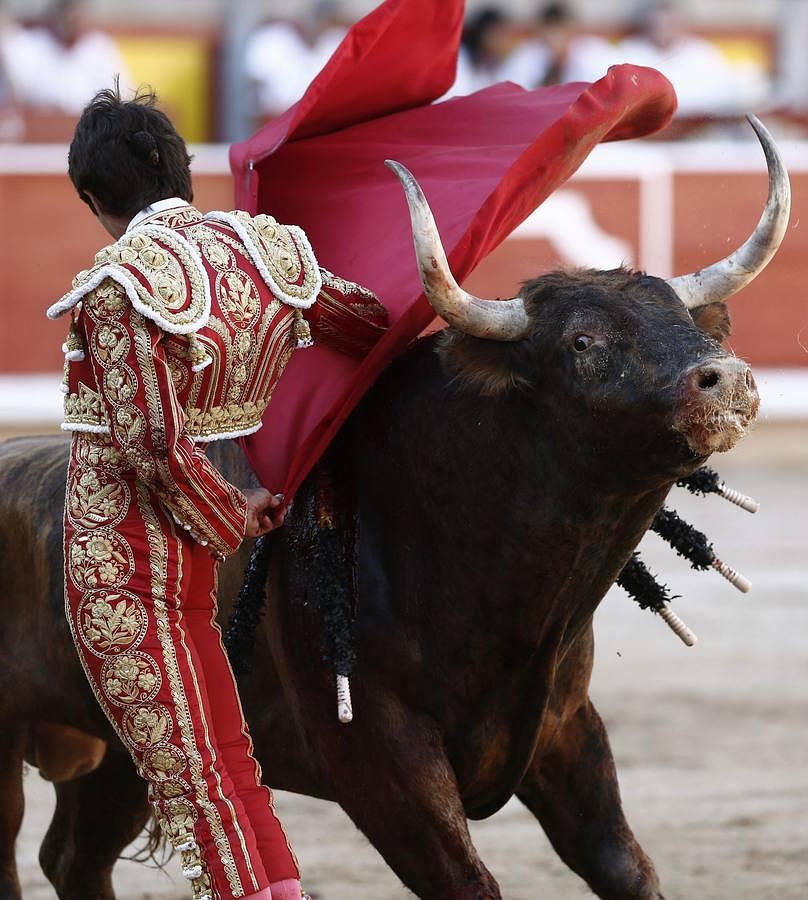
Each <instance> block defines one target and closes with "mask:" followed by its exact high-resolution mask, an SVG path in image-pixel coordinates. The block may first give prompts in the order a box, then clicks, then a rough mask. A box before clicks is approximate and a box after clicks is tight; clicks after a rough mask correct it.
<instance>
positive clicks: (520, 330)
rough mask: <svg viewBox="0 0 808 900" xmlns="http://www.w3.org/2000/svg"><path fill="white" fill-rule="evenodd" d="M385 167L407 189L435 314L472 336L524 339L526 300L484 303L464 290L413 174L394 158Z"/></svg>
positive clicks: (417, 248) (417, 252) (415, 238)
mask: <svg viewBox="0 0 808 900" xmlns="http://www.w3.org/2000/svg"><path fill="white" fill-rule="evenodd" d="M385 165H386V166H387V167H388V168H389V169H392V170H393V172H395V174H396V175H397V176H398V180H399V181H400V182H401V186H402V187H403V188H404V193H405V195H406V197H407V205H408V206H409V208H410V221H411V223H412V237H413V242H414V244H415V255H416V256H417V258H418V266H419V269H420V272H421V283H422V284H423V286H424V293H425V294H426V298H427V300H429V302H430V304H431V306H432V308H433V309H434V310H435V312H436V313H437V314H438V315H439V316H440V317H441V318H443V319H445V320H446V321H447V322H448V323H449V324H450V325H452V326H454V327H455V328H457V329H459V330H460V331H463V332H465V333H466V334H470V335H471V336H472V337H478V338H487V339H488V340H493V341H519V340H521V339H522V338H523V337H524V336H525V334H526V333H527V327H528V319H527V313H526V312H525V304H524V301H523V300H522V298H521V297H515V298H514V299H513V300H481V299H480V298H479V297H475V296H474V295H473V294H469V293H467V292H466V291H464V290H463V289H462V288H461V287H460V285H459V284H458V283H457V282H456V281H455V279H454V276H453V275H452V272H451V270H450V269H449V263H448V261H447V259H446V253H445V252H444V249H443V244H442V243H441V239H440V234H439V233H438V226H437V225H436V224H435V218H434V216H433V215H432V210H431V209H430V208H429V204H428V203H427V202H426V197H425V196H424V192H423V191H422V190H421V187H420V185H419V184H418V182H417V181H416V180H415V178H414V177H413V175H412V172H410V171H409V169H407V168H406V167H405V166H402V165H401V163H398V162H395V160H392V159H388V160H385Z"/></svg>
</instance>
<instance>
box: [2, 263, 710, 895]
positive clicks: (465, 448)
mask: <svg viewBox="0 0 808 900" xmlns="http://www.w3.org/2000/svg"><path fill="white" fill-rule="evenodd" d="M525 296H526V299H527V300H528V304H529V312H530V321H531V334H530V336H529V337H528V338H527V339H526V340H524V341H521V342H519V343H516V344H508V345H505V344H493V343H488V344H486V343H484V342H475V341H474V340H472V339H468V340H466V339H462V338H457V337H453V338H450V339H448V340H447V341H446V342H445V344H444V345H443V347H442V348H440V349H439V350H438V352H436V347H438V343H439V342H438V341H436V339H427V340H424V341H421V342H420V343H419V344H418V345H416V346H415V347H414V348H413V349H411V350H410V352H408V353H407V354H405V355H404V356H403V357H402V358H401V359H399V360H397V361H396V362H395V363H394V364H393V365H392V366H391V367H390V369H389V370H388V371H387V373H385V375H384V376H382V378H381V379H380V380H379V382H378V383H377V384H376V386H375V387H374V389H373V390H372V391H371V393H370V394H369V395H368V397H367V398H366V399H365V400H364V402H363V403H362V405H361V406H360V407H359V408H358V410H357V411H356V413H355V414H354V416H353V417H352V420H351V421H350V422H349V423H348V425H347V426H346V427H345V428H344V429H343V431H342V432H341V434H340V436H339V438H338V440H337V444H336V449H337V450H339V451H340V452H341V453H342V454H343V455H344V458H346V459H347V460H349V461H350V466H351V469H352V472H351V478H352V479H353V480H354V481H355V483H356V485H357V514H358V522H359V535H360V540H359V603H358V609H357V615H356V623H355V647H356V653H357V666H356V671H355V674H354V677H353V679H352V688H353V695H354V698H353V699H354V711H355V719H354V723H353V724H352V725H351V726H349V727H347V728H346V727H342V726H340V725H339V724H338V722H337V717H336V703H335V692H334V680H333V671H332V670H331V668H330V666H328V665H326V664H325V663H324V662H323V661H322V659H321V653H320V649H319V648H320V639H321V634H322V621H321V617H320V614H319V610H318V609H317V606H316V604H311V603H310V604H306V603H290V602H287V600H286V599H285V598H288V583H289V579H290V577H291V576H292V570H293V568H294V564H295V563H296V564H298V565H299V563H300V560H299V559H297V560H294V559H293V556H294V554H295V541H294V528H295V524H296V523H295V518H294V516H295V512H294V509H293V510H292V513H291V514H290V517H289V519H288V526H287V528H285V529H283V530H281V531H280V532H279V533H278V534H277V535H276V536H275V538H274V539H273V540H274V548H273V562H272V566H271V568H270V573H269V580H268V588H269V591H268V593H269V602H268V605H267V610H266V615H265V617H264V622H263V628H262V629H261V631H260V633H259V635H258V638H257V640H258V646H257V648H256V654H255V667H254V670H253V672H252V673H251V674H250V676H249V677H248V678H246V679H245V681H244V683H243V686H242V692H243V699H244V702H245V708H246V710H247V714H248V718H249V720H250V725H251V730H252V733H253V737H254V739H255V745H256V751H257V754H258V757H259V760H260V762H261V764H262V767H263V769H264V772H265V774H266V776H267V778H268V780H269V781H270V783H271V784H272V785H273V786H275V787H278V788H285V789H288V790H292V791H298V792H301V793H306V794H310V795H312V796H317V797H323V798H326V799H331V800H336V801H337V802H339V803H340V804H341V805H342V806H343V808H344V809H345V810H346V812H347V813H348V814H349V815H350V816H351V817H352V818H353V820H354V821H355V822H356V824H357V825H358V826H359V827H360V828H361V829H362V831H363V832H364V833H365V834H366V835H367V837H368V838H369V839H370V841H371V842H372V843H373V844H374V845H375V846H376V848H377V849H378V850H379V851H380V852H381V853H382V855H383V856H384V857H385V859H386V860H387V862H388V863H389V864H390V865H391V867H392V868H393V869H394V870H395V871H396V873H397V874H398V876H399V877H400V878H401V879H402V881H403V882H404V883H405V884H406V885H407V886H408V887H409V888H410V889H411V890H413V891H414V892H415V894H416V895H418V896H420V897H424V898H427V897H428V898H430V900H449V898H452V900H458V898H464V900H465V898H469V900H470V898H475V900H497V898H499V897H500V892H499V889H498V888H497V886H496V883H495V881H494V879H493V878H492V876H491V875H490V873H488V871H487V870H486V868H485V866H484V865H483V863H482V861H481V860H480V858H479V856H478V854H477V852H476V850H475V849H474V847H473V845H472V843H471V839H470V836H469V833H468V830H467V823H466V819H467V817H473V818H480V817H484V816H487V815H490V814H491V813H492V812H493V811H495V810H496V809H498V808H499V807H501V806H502V804H503V803H505V802H506V801H507V800H508V798H509V797H511V796H513V795H514V793H515V794H516V795H517V796H518V797H519V798H520V799H521V800H522V801H523V802H524V803H525V804H526V805H527V806H528V808H529V809H530V810H531V811H532V812H533V813H534V815H535V816H536V817H537V819H538V820H539V821H540V823H541V825H542V826H543V827H544V829H545V831H546V832H547V834H548V836H549V837H550V840H551V841H552V842H553V845H554V846H555V848H556V849H557V851H558V852H559V854H560V855H561V856H562V858H563V859H564V860H565V861H566V862H567V864H568V865H569V866H571V867H572V868H573V870H574V871H576V872H578V873H579V874H580V875H581V877H582V878H584V879H585V880H586V881H587V883H588V884H589V885H590V886H591V887H592V889H593V890H594V891H595V892H596V893H597V894H598V895H599V896H601V897H606V898H614V900H624V898H627V897H630V898H637V900H651V898H658V897H659V896H661V895H659V893H658V880H657V877H656V874H655V873H654V870H653V866H652V864H651V862H650V861H649V860H648V858H647V856H646V855H645V854H644V853H643V851H642V850H641V848H640V847H639V845H638V844H637V842H636V840H635V839H634V837H633V835H632V833H631V830H630V829H629V826H628V825H627V823H626V821H625V819H624V817H623V814H622V811H621V808H620V800H619V793H618V790H617V781H616V776H615V772H614V765H613V762H612V758H611V753H610V750H609V745H608V738H607V736H606V733H605V730H604V729H603V725H602V723H601V722H600V719H599V717H598V716H597V712H596V711H595V710H594V708H593V707H592V704H591V702H590V701H589V699H588V682H589V676H590V673H591V668H592V659H593V636H592V614H593V612H594V610H595V608H596V607H597V605H598V603H599V602H600V600H601V598H602V597H603V595H604V594H605V593H606V591H607V589H608V588H609V586H610V585H611V584H612V583H613V581H614V580H615V578H616V577H617V575H618V573H619V572H620V570H621V569H622V567H623V566H624V564H625V563H626V561H627V560H628V559H629V558H630V557H631V554H632V551H633V550H634V548H635V547H636V545H637V543H638V542H639V540H640V538H641V537H642V535H643V533H644V532H645V530H646V529H647V527H648V525H649V524H650V522H651V520H652V518H653V516H654V514H655V513H656V511H657V510H658V509H659V507H660V506H661V505H662V503H663V501H664V498H665V495H666V494H667V492H668V490H669V488H670V486H671V485H672V483H673V481H674V480H675V479H676V478H679V477H681V476H682V475H684V474H688V473H689V472H691V471H693V470H694V469H695V468H696V467H697V466H698V465H699V464H700V463H701V462H703V459H701V458H699V457H696V456H695V455H694V454H693V452H692V451H691V450H690V449H689V448H688V444H687V441H686V439H685V436H684V435H683V434H681V433H679V432H676V431H674V430H673V427H672V425H673V422H674V420H675V417H676V414H677V404H678V402H679V401H678V399H677V397H678V386H679V384H680V381H681V379H682V378H683V377H684V375H685V373H687V372H689V371H691V370H692V368H693V367H694V366H697V365H699V364H702V363H704V362H705V360H716V359H720V358H722V356H723V355H724V351H723V350H722V349H721V347H720V346H719V345H718V344H717V343H716V342H715V341H714V340H713V339H712V338H711V337H710V336H709V335H707V334H706V333H704V332H702V331H700V330H699V329H698V328H697V327H696V325H695V324H694V322H693V320H692V319H691V317H690V316H689V314H688V313H687V311H686V310H685V309H684V307H683V306H682V304H681V303H680V302H679V301H678V300H677V298H676V297H675V296H674V295H673V293H672V291H671V290H670V289H669V288H668V287H667V286H666V285H665V283H664V282H661V281H659V280H658V279H654V278H651V277H649V276H644V275H642V274H632V273H626V272H622V271H618V272H612V273H590V274H589V275H586V274H585V273H578V274H575V273H573V274H572V275H571V274H569V273H567V274H556V275H550V276H544V277H543V278H541V279H537V280H536V281H533V282H530V283H529V284H528V285H526V288H525ZM582 335H584V336H586V340H579V338H580V337H581V336H582ZM461 345H465V346H464V347H463V351H462V352H463V354H464V357H463V359H464V360H465V361H466V364H468V362H469V361H472V362H473V358H474V353H475V352H479V353H480V354H481V357H483V358H484V359H485V366H486V367H488V368H491V367H494V368H495V369H502V368H503V367H505V368H506V369H507V370H508V371H509V372H511V373H513V374H514V376H517V377H518V379H519V386H518V389H514V390H503V391H499V392H498V393H496V395H495V396H488V395H485V394H483V393H482V392H481V391H480V390H478V389H476V387H475V380H474V379H473V378H472V379H458V378H457V377H456V376H457V374H458V372H457V370H458V365H459V364H458V359H459V358H460V357H459V355H458V354H459V351H457V352H455V351H456V350H457V348H458V347H460V346H461ZM691 399H692V398H691ZM211 453H212V455H213V457H214V461H215V462H216V464H217V465H218V466H219V467H220V468H221V469H222V471H223V472H224V474H225V475H226V477H228V478H230V479H231V480H232V481H233V482H234V483H236V484H242V485H243V484H247V483H248V481H249V474H248V473H247V472H246V470H245V467H244V463H243V460H242V459H241V458H240V455H239V453H238V451H237V450H236V448H235V447H233V446H229V445H225V446H221V447H219V448H216V449H214V450H212V451H211ZM66 461H67V446H66V443H65V442H64V441H63V440H61V439H58V438H56V439H48V438H31V439H24V440H19V441H13V442H8V443H6V444H4V445H0V579H1V581H0V583H2V584H3V589H4V593H3V599H2V603H3V607H4V610H3V613H4V614H3V617H2V619H0V681H2V683H3V684H4V685H9V684H11V685H13V686H14V688H13V690H4V691H3V692H2V694H0V733H2V734H3V735H8V736H11V737H10V738H9V739H8V740H7V742H6V743H5V744H2V746H0V757H2V758H0V771H4V772H6V773H12V775H13V776H14V777H15V778H16V777H19V778H21V757H20V755H19V752H18V751H14V746H15V745H14V740H13V738H14V735H16V734H19V733H21V732H23V731H24V730H25V729H26V728H28V727H29V726H30V723H31V722H36V721H42V720H44V721H48V722H53V723H57V724H58V723H62V724H65V725H69V726H70V727H72V728H76V729H78V730H80V731H84V732H86V733H88V734H91V735H95V736H98V737H100V738H102V739H104V740H107V741H108V742H109V751H108V752H107V754H106V757H105V758H104V761H103V762H102V764H101V765H100V766H99V768H98V769H97V770H96V771H95V772H92V773H90V774H88V775H85V776H84V777H83V778H80V779H77V780H76V781H74V782H68V783H67V784H65V785H57V793H58V795H59V798H60V801H59V805H58V806H57V815H56V818H55V820H54V824H53V826H52V828H51V832H50V833H49V836H48V838H47V840H46V844H45V848H44V850H43V855H42V862H43V867H44V868H45V871H46V873H47V874H48V876H49V877H50V878H51V880H52V881H53V882H54V884H55V885H56V887H57V893H58V894H59V897H60V900H73V898H78V897H81V898H83V900H86V898H87V897H88V896H92V897H94V898H99V900H109V898H111V897H112V894H111V886H110V885H111V882H110V872H111V869H112V866H113V865H114V862H115V860H116V859H117V856H118V855H119V853H120V851H121V849H122V848H123V847H124V846H125V845H126V843H127V842H128V841H129V840H131V839H132V838H133V837H134V836H135V834H136V833H137V831H138V830H139V829H140V828H141V826H142V824H143V822H144V821H145V819H146V816H147V806H146V801H145V791H144V789H143V785H142V783H141V781H140V780H139V778H138V777H137V775H136V773H135V772H134V769H133V767H132V766H131V764H130V763H129V761H128V757H127V756H125V755H124V753H123V752H122V748H121V747H120V746H119V745H118V744H117V741H116V739H115V738H114V736H113V735H112V733H111V730H110V728H109V726H108V724H107V723H106V720H105V719H104V717H103V715H102V714H101V713H100V711H99V710H98V707H97V704H96V703H95V700H94V698H93V696H92V694H91V692H90V689H89V687H88V686H87V683H86V680H85V679H84V676H83V673H82V672H81V670H80V667H79V665H78V662H77V658H76V655H75V651H74V649H73V647H72V644H71V640H70V637H69V635H68V631H67V627H66V624H65V621H64V614H63V600H62V584H61V571H62V551H61V512H62V502H63V491H64V472H65V469H66ZM248 544H249V542H248ZM248 553H249V546H245V547H244V548H243V550H242V551H241V553H240V554H239V555H238V556H237V557H236V558H234V559H233V560H232V561H231V562H229V563H228V565H226V566H225V567H224V568H223V571H222V582H221V587H220V597H221V598H222V600H223V601H224V609H223V610H222V619H223V620H224V621H226V617H227V615H228V614H229V602H230V598H232V597H234V596H236V594H237V591H238V587H239V584H240V580H241V575H242V572H243V569H244V565H245V563H246V557H247V554H248ZM4 752H5V756H3V753H4ZM15 752H16V754H17V755H14V753H15ZM15 760H16V761H17V766H16V768H15V764H14V761H15ZM14 773H19V774H18V776H17V775H15V774H14ZM5 796H7V797H8V798H10V799H9V800H8V802H7V803H6V810H5V815H6V819H5V821H6V822H12V823H13V821H14V816H15V815H16V812H17V811H15V809H13V808H12V806H13V804H12V802H11V800H12V799H13V798H14V797H16V796H18V795H17V794H16V793H15V792H14V791H11V790H8V791H6V792H5ZM112 798H114V803H113V800H112ZM13 830H14V828H10V829H7V832H8V833H13ZM2 850H3V848H0V851H2ZM6 851H8V848H6ZM6 858H10V857H9V855H8V853H7V854H6ZM88 861H91V862H88ZM9 872H10V869H9V867H8V865H7V866H6V870H2V869H0V879H2V878H5V879H6V881H5V883H4V882H3V881H2V880H0V889H6V893H7V895H8V896H10V897H12V898H16V897H17V896H18V894H16V893H14V891H13V884H12V881H11V877H12V876H11V875H10V874H9ZM8 885H11V887H8ZM0 895H2V891H1V890H0Z"/></svg>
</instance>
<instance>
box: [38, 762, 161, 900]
mask: <svg viewBox="0 0 808 900" xmlns="http://www.w3.org/2000/svg"><path fill="white" fill-rule="evenodd" d="M54 788H55V790H56V810H55V812H54V814H53V819H52V820H51V823H50V827H49V828H48V832H47V834H46V835H45V840H44V841H43V843H42V847H41V848H40V851H39V863H40V865H41V866H42V870H43V871H44V873H45V874H46V875H47V877H48V879H49V880H50V882H51V884H52V885H53V886H54V889H55V890H56V895H57V896H58V897H59V900H114V898H115V893H114V891H113V888H112V869H113V867H114V865H115V863H116V862H117V861H118V859H119V857H120V855H121V853H122V852H123V850H124V848H125V847H126V846H127V844H129V843H131V842H132V841H133V840H134V839H135V838H136V837H137V836H138V834H139V833H140V831H141V830H142V829H143V827H144V826H145V825H146V823H147V821H148V819H149V806H148V804H147V802H146V783H145V782H144V781H143V779H142V778H141V777H140V776H139V775H138V774H137V772H136V771H135V767H134V765H133V764H132V760H131V759H130V758H129V756H128V754H126V753H124V752H122V751H120V750H114V749H110V750H108V752H107V754H106V756H105V757H104V760H103V761H102V763H101V765H100V766H99V767H98V768H97V769H95V771H93V772H90V773H89V774H87V775H84V776H82V777H81V778H75V779H73V780H70V781H65V782H62V783H60V784H56V785H54Z"/></svg>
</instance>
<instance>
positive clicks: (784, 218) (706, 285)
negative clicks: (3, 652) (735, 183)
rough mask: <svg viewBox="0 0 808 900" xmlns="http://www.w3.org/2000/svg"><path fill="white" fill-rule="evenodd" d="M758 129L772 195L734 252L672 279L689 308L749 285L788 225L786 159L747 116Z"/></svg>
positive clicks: (757, 121) (759, 125)
mask: <svg viewBox="0 0 808 900" xmlns="http://www.w3.org/2000/svg"><path fill="white" fill-rule="evenodd" d="M746 118H747V119H748V120H749V124H750V125H751V126H752V128H754V129H755V134H756V135H757V136H758V140H759V141H760V143H761V145H762V147H763V152H764V153H765V154H766V165H767V166H768V169H769V196H768V199H767V200H766V208H765V209H764V210H763V215H762V216H761V217H760V221H759V222H758V224H757V228H755V230H754V231H753V232H752V234H751V235H750V236H749V237H748V238H747V239H746V241H744V243H743V244H741V246H740V247H738V249H737V250H736V251H735V252H734V253H731V254H730V255H729V256H727V257H726V258H725V259H722V260H721V261H720V262H717V263H713V264H712V265H711V266H707V268H705V269H701V270H700V271H698V272H693V273H691V274H690V275H680V276H678V277H677V278H671V279H669V281H668V284H669V285H670V286H671V287H672V288H673V289H674V291H676V294H677V296H678V297H679V299H680V300H681V301H682V303H684V305H685V306H686V307H687V308H688V309H696V308H697V307H699V306H706V305H707V304H708V303H718V302H719V301H722V300H726V299H727V297H730V296H731V295H732V294H734V293H736V292H737V291H739V290H741V288H743V287H746V285H747V284H749V282H750V281H752V279H753V278H756V277H757V276H758V275H759V274H760V273H761V272H762V271H763V270H764V269H765V268H766V266H767V265H768V264H769V262H770V260H771V258H772V257H773V256H774V254H775V253H776V252H777V248H778V247H779V246H780V242H781V241H782V240H783V237H784V236H785V233H786V228H787V227H788V217H789V214H790V212H791V185H790V183H789V180H788V172H787V171H786V167H785V164H784V163H783V158H782V157H781V156H780V151H779V150H778V149H777V145H776V144H775V143H774V138H773V137H772V136H771V135H770V134H769V132H768V130H767V129H766V127H765V125H764V124H763V123H762V122H761V121H760V119H758V118H757V116H752V115H749V116H747V117H746Z"/></svg>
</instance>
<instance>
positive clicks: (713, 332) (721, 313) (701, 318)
mask: <svg viewBox="0 0 808 900" xmlns="http://www.w3.org/2000/svg"><path fill="white" fill-rule="evenodd" d="M690 315H691V316H692V317H693V321H694V322H695V323H696V325H698V327H699V328H701V330H702V331H705V332H706V333H707V334H709V335H710V337H711V338H715V340H717V341H718V342H719V343H721V342H722V341H725V340H726V339H727V338H728V337H729V336H730V332H731V331H732V325H731V323H730V318H729V309H728V308H727V304H726V303H708V304H707V305H706V306H698V307H696V309H691V310H690Z"/></svg>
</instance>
